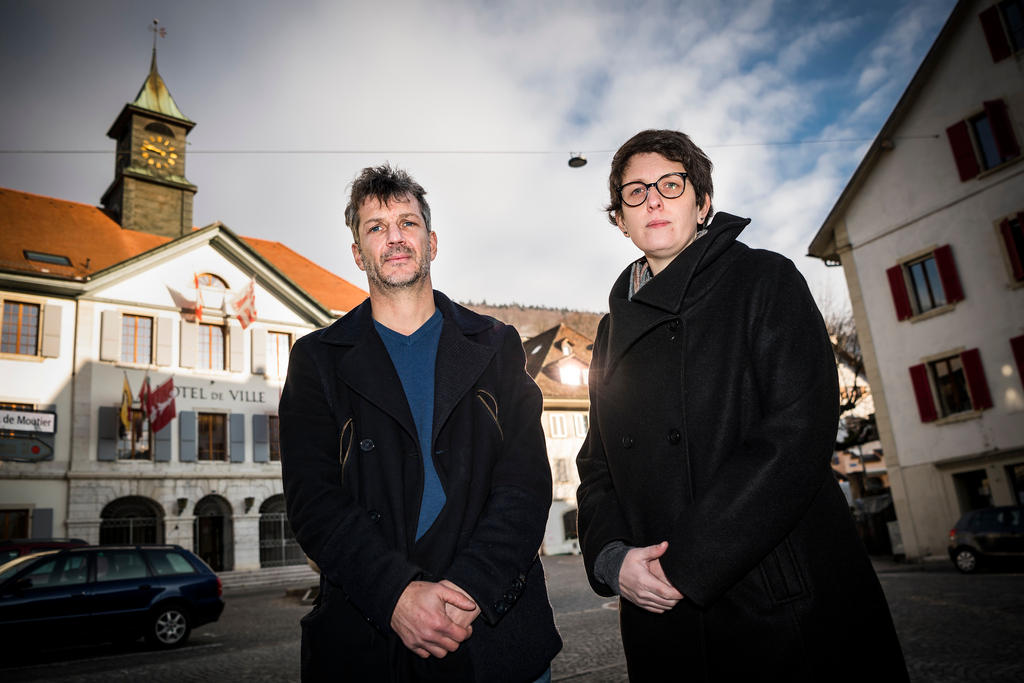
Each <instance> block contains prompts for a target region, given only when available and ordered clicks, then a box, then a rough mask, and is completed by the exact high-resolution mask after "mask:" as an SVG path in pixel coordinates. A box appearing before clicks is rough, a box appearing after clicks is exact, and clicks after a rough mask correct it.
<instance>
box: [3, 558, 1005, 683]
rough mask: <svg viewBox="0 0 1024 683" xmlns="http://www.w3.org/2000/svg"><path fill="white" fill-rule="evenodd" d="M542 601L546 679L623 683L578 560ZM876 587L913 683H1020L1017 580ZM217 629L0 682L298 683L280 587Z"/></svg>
mask: <svg viewBox="0 0 1024 683" xmlns="http://www.w3.org/2000/svg"><path fill="white" fill-rule="evenodd" d="M544 566H545V569H546V571H547V574H548V581H549V590H550V594H551V603H552V605H553V606H554V608H555V618H556V621H557V623H558V627H559V629H560V630H561V633H562V637H563V639H564V640H565V648H564V649H563V651H562V652H561V653H560V654H559V655H558V657H557V658H556V659H555V661H554V662H553V664H552V678H553V679H554V680H555V681H573V682H576V681H586V682H588V683H606V682H607V683H610V682H613V681H625V680H626V673H625V664H624V662H623V659H622V647H621V644H620V642H619V636H618V615H617V612H616V611H615V602H614V601H609V600H607V599H605V598H601V597H599V596H596V595H594V594H593V593H592V592H591V591H590V588H589V586H588V585H587V582H586V578H585V576H584V574H583V566H582V561H581V559H580V558H579V557H570V556H556V557H547V558H544ZM878 566H879V571H880V578H881V581H882V585H883V587H884V588H885V592H886V595H887V596H888V598H889V602H890V605H891V607H892V611H893V618H894V620H895V622H896V628H897V631H899V634H900V638H901V640H902V642H903V648H904V651H905V653H906V657H907V662H908V667H909V669H910V673H911V679H912V680H913V681H915V682H917V681H920V682H921V683H945V682H946V681H949V682H953V681H956V682H957V683H960V682H963V681H992V682H995V681H1000V682H1001V681H1024V574H1022V573H1019V572H998V573H997V572H987V573H982V574H979V575H976V576H962V575H960V574H958V573H956V572H955V571H954V570H953V569H952V568H951V566H950V565H949V564H948V563H940V564H934V563H933V564H929V565H927V566H926V567H925V568H924V570H923V571H920V570H919V571H905V569H906V567H900V566H897V565H889V564H886V563H880V564H879V565H878ZM225 601H226V603H227V607H226V608H225V610H224V614H223V615H222V616H221V619H220V621H218V622H217V623H215V624H208V625H206V626H202V627H200V628H199V629H197V630H196V631H195V633H193V634H192V639H191V640H190V641H189V644H188V645H187V646H185V647H183V648H181V649H179V650H173V651H170V652H153V651H149V650H147V649H146V648H145V647H144V646H143V644H142V643H141V642H140V643H135V644H131V645H120V646H113V645H111V646H101V647H90V648H67V649H62V650H51V651H46V652H42V653H37V654H32V655H25V656H24V657H23V658H22V659H21V660H20V661H17V662H11V661H9V660H5V661H4V662H3V663H2V664H0V680H3V681H5V682H11V683H14V682H15V681H75V682H76V683H77V682H83V683H90V682H93V681H95V682H96V683H99V682H101V681H102V682H104V683H107V682H114V681H132V682H136V681H144V682H145V683H164V682H166V683H181V682H182V681H210V680H228V681H232V682H233V683H244V682H247V681H255V682H258V683H262V682H264V681H266V682H271V681H273V682H275V683H278V682H286V681H297V680H298V666H299V662H298V659H299V644H298V641H299V628H298V620H299V618H300V617H301V616H302V615H303V614H304V613H305V612H306V611H307V610H308V607H307V606H305V605H302V604H300V603H299V600H298V598H297V597H295V596H294V595H286V594H285V592H284V590H283V589H282V588H274V589H260V590H249V591H238V592H234V593H229V594H228V595H226V596H225ZM836 638H837V649H836V651H837V653H842V656H841V657H840V656H839V655H837V666H844V667H850V666H853V667H863V670H864V677H865V679H870V678H871V676H872V674H871V637H870V634H857V633H842V634H837V635H836Z"/></svg>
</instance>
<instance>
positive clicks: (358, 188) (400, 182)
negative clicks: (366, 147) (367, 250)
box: [345, 164, 430, 244]
mask: <svg viewBox="0 0 1024 683" xmlns="http://www.w3.org/2000/svg"><path fill="white" fill-rule="evenodd" d="M426 194H427V191H426V190H424V189H423V186H422V185H420V184H419V183H417V182H416V181H415V180H413V179H412V176H410V175H409V174H408V173H406V172H405V171H403V170H401V169H398V168H392V167H391V166H389V165H388V164H382V165H380V166H367V167H366V168H364V169H363V170H362V172H360V174H359V176H358V177H356V179H355V180H353V181H352V191H351V193H349V199H348V206H346V207H345V225H347V226H348V227H349V230H351V231H352V239H353V240H355V243H356V244H359V207H360V206H362V205H363V202H364V201H366V200H367V199H371V198H373V199H376V200H377V201H379V202H380V203H381V204H384V205H385V206H386V205H387V204H388V203H389V202H390V201H391V200H402V199H404V198H405V197H406V196H407V195H408V196H411V197H415V198H416V201H417V202H419V204H420V213H421V214H423V222H424V224H425V225H426V228H427V232H430V206H429V205H428V204H427V200H426Z"/></svg>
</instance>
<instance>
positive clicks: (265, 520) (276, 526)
mask: <svg viewBox="0 0 1024 683" xmlns="http://www.w3.org/2000/svg"><path fill="white" fill-rule="evenodd" d="M305 561H306V555H305V554H304V553H303V552H302V548H300V547H299V544H298V542H297V541H296V540H295V535H294V534H292V526H291V524H289V523H288V514H287V513H286V512H285V507H284V496H283V495H280V494H278V495H276V496H271V497H270V498H267V499H266V500H265V501H264V502H263V505H261V506H260V566H261V567H283V566H285V565H291V564H302V563H304V562H305Z"/></svg>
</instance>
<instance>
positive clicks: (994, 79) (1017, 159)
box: [809, 0, 1024, 558]
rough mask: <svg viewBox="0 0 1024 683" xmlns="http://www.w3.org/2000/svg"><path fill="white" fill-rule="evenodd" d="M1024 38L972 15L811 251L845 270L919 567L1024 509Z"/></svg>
mask: <svg viewBox="0 0 1024 683" xmlns="http://www.w3.org/2000/svg"><path fill="white" fill-rule="evenodd" d="M1022 70H1024V25H1022V14H1021V3H1020V2H1009V1H1004V2H992V1H991V0H973V1H972V0H962V1H961V2H959V3H958V4H957V6H956V7H955V8H954V10H953V11H952V13H951V15H950V17H949V19H948V21H947V22H946V24H945V26H944V27H943V28H942V31H941V32H940V34H939V36H938V38H937V39H936V40H935V43H934V44H933V45H932V47H931V49H930V50H929V52H928V54H927V56H926V57H925V59H924V61H923V62H922V64H921V66H920V67H919V69H918V71H917V73H916V74H915V75H914V77H913V79H912V81H911V82H910V85H909V86H908V87H907V89H906V91H905V92H904V94H903V96H902V97H901V99H900V100H899V102H898V103H897V105H896V108H895V109H894V110H893V112H892V113H891V114H890V116H889V118H888V120H887V121H886V122H885V125H884V126H883V127H882V129H881V131H880V132H879V133H878V136H877V137H876V138H875V140H874V142H873V143H872V144H871V146H870V147H869V149H868V151H867V153H866V155H865V157H864V159H863V161H862V162H861V164H860V166H859V167H858V168H857V170H856V171H855V172H854V174H853V177H852V178H851V179H850V181H849V183H848V184H847V185H846V187H845V188H844V189H843V191H842V193H841V194H840V196H839V198H838V199H837V201H836V203H835V205H834V206H833V208H832V210H831V211H830V213H829V214H828V217H827V218H826V219H825V222H824V223H823V225H822V226H821V228H820V230H819V231H818V233H817V234H816V235H815V237H814V239H813V241H812V242H811V244H810V246H809V252H810V255H812V256H815V257H818V258H821V259H823V260H824V261H825V262H826V263H829V264H832V265H842V268H843V272H844V275H845V276H846V281H847V284H848V288H849V291H850V298H851V302H852V305H853V312H854V318H855V321H856V328H857V332H858V335H859V337H860V341H861V345H862V349H863V353H864V361H865V367H866V371H867V376H868V380H869V383H870V386H871V391H872V397H873V399H874V405H875V412H876V415H877V424H878V431H879V437H880V440H881V444H882V450H883V452H884V460H885V467H886V470H887V472H888V477H889V483H890V487H891V491H892V495H893V500H894V503H895V508H896V515H897V517H898V522H899V532H900V535H901V536H902V543H903V548H904V551H905V553H906V555H907V556H908V557H911V558H914V557H922V556H927V555H937V554H943V553H944V552H945V544H946V540H947V535H948V531H949V528H950V527H951V525H952V524H953V523H954V522H955V521H956V520H957V518H958V517H960V515H961V514H962V513H963V512H964V511H966V510H970V509H973V508H978V507H986V506H990V505H1002V504H1010V503H1024V387H1022V381H1024V266H1022V264H1024V235H1022V226H1024V163H1021V160H1022V154H1021V147H1020V141H1021V140H1022V139H1024V79H1022V77H1021V73H1022Z"/></svg>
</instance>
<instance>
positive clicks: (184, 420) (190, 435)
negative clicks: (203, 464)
mask: <svg viewBox="0 0 1024 683" xmlns="http://www.w3.org/2000/svg"><path fill="white" fill-rule="evenodd" d="M178 429H179V433H178V437H179V441H180V443H179V444H178V445H179V448H178V460H180V461H181V462H195V461H196V412H195V411H194V410H185V411H182V412H181V413H179V414H178ZM161 431H163V430H161Z"/></svg>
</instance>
